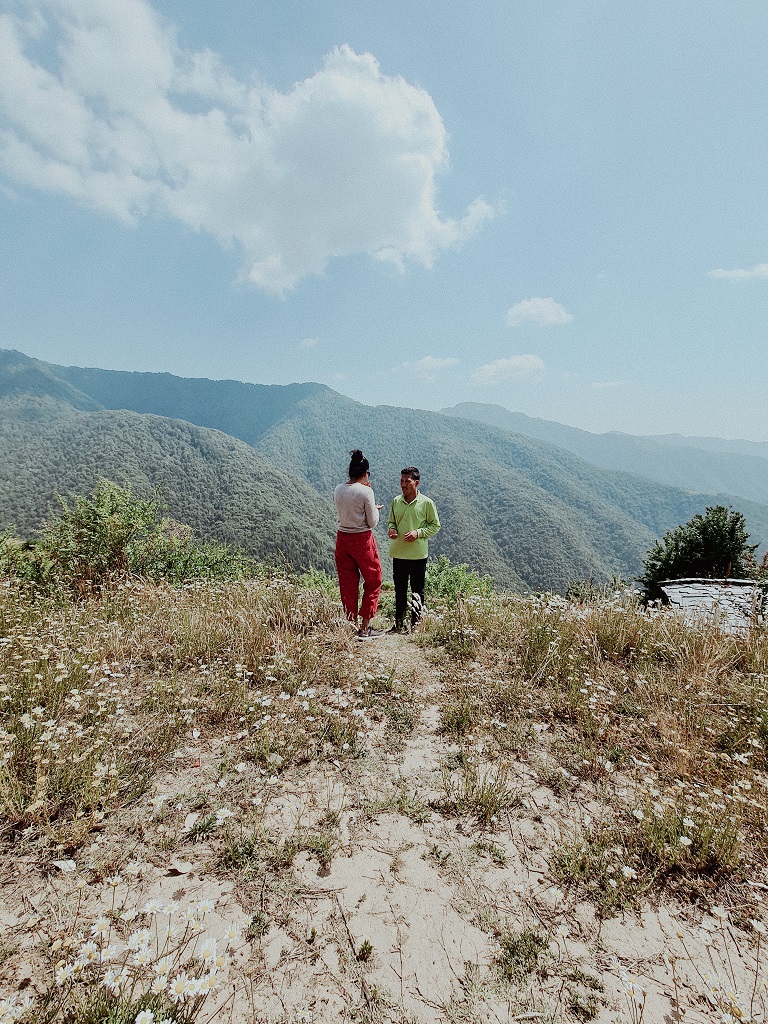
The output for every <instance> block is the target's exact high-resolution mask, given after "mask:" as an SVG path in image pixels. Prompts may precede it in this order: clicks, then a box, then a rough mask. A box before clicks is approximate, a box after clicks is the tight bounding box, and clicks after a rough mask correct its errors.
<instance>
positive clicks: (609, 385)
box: [592, 380, 624, 391]
mask: <svg viewBox="0 0 768 1024" xmlns="http://www.w3.org/2000/svg"><path fill="white" fill-rule="evenodd" d="M592 387H593V388H594V390H595V391H615V390H616V388H623V387H624V381H623V380H593V381H592Z"/></svg>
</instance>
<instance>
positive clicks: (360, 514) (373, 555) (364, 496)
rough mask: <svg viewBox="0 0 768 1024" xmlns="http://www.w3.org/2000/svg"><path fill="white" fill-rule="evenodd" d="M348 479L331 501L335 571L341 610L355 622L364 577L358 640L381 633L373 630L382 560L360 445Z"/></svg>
mask: <svg viewBox="0 0 768 1024" xmlns="http://www.w3.org/2000/svg"><path fill="white" fill-rule="evenodd" d="M349 454H350V462H349V479H348V480H347V481H346V483H343V484H339V485H338V487H337V488H336V489H335V491H334V492H333V503H334V505H335V506H336V516H337V518H338V521H339V525H338V532H337V534H336V571H337V573H338V575H339V593H340V594H341V603H342V605H343V606H344V612H345V614H346V616H347V618H348V619H349V621H350V622H354V623H355V625H357V617H358V597H359V586H360V577H361V576H362V578H363V601H362V604H361V605H360V613H359V614H360V619H361V622H360V629H359V630H358V633H357V636H358V639H360V640H370V639H372V638H373V637H376V636H381V631H380V630H376V629H373V627H372V626H371V619H372V618H373V617H374V615H375V614H376V608H377V606H378V603H379V594H380V592H381V562H380V561H379V550H378V548H377V547H376V538H375V537H374V536H373V528H374V527H375V526H376V524H377V523H378V521H379V509H380V508H381V505H377V504H376V499H375V498H374V496H373V488H372V487H371V471H370V467H369V463H368V459H366V457H365V456H364V455H363V453H362V452H361V451H360V449H359V448H356V449H355V450H354V451H351V452H350V453H349Z"/></svg>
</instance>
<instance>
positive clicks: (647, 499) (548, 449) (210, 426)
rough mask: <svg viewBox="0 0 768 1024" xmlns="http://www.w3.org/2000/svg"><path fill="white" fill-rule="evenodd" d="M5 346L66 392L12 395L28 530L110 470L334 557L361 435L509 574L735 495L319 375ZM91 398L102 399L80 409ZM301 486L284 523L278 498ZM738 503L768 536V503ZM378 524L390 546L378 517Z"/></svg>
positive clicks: (12, 482) (244, 531) (392, 476)
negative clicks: (67, 360) (203, 374)
mask: <svg viewBox="0 0 768 1024" xmlns="http://www.w3.org/2000/svg"><path fill="white" fill-rule="evenodd" d="M5 355H6V357H7V358H6V360H5V364H4V365H5V371H4V374H5V377H6V378H8V379H10V378H11V377H14V378H18V379H22V378H23V377H24V375H25V374H26V375H27V378H28V379H29V381H30V382H31V385H32V388H33V389H34V390H33V391H32V393H33V394H34V395H37V396H40V395H41V394H44V393H45V388H46V387H48V388H49V391H50V394H51V395H52V396H55V398H54V397H50V398H43V397H37V398H35V399H34V400H32V399H21V398H19V397H16V398H13V397H9V398H7V399H5V403H4V405H3V408H2V410H0V421H2V433H0V444H2V450H3V451H4V453H5V454H4V455H2V456H0V499H1V500H2V509H3V517H2V519H3V521H6V522H7V521H13V522H15V523H16V525H17V526H18V527H19V529H24V528H28V527H30V526H32V525H35V524H37V523H38V522H39V519H40V516H41V514H42V509H44V508H45V507H46V506H47V505H48V504H49V503H50V502H51V500H52V498H53V495H54V494H55V492H56V491H63V492H66V493H72V492H82V491H84V490H87V489H88V488H89V487H91V486H92V484H93V483H94V482H95V481H96V480H97V479H98V477H100V476H107V477H110V478H111V479H115V480H116V481H117V482H118V483H123V482H128V483H131V484H132V485H133V486H134V488H135V489H136V488H145V489H146V488H151V487H152V486H154V485H158V486H159V487H160V488H161V491H162V493H163V495H164V497H165V499H166V501H167V502H168V504H169V507H170V509H171V511H172V514H173V515H174V516H175V517H177V518H179V519H181V520H183V521H186V522H189V524H190V525H191V526H192V527H194V529H195V530H196V531H197V532H199V533H200V534H201V535H202V536H204V537H211V538H213V539H218V540H224V541H227V542H229V543H235V544H238V545H240V546H243V547H245V548H246V549H247V550H250V551H252V552H254V553H255V554H257V555H260V556H262V555H268V556H269V555H271V556H274V554H275V552H276V550H280V551H283V552H284V553H285V555H286V556H287V557H288V558H289V559H290V560H291V561H293V562H295V563H296V564H302V565H303V564H308V563H309V562H312V563H313V564H315V565H321V564H322V565H326V566H328V565H330V564H331V551H332V544H333V535H334V529H335V524H334V519H333V513H332V501H331V495H332V491H333V487H334V485H335V484H336V483H338V482H339V481H340V480H341V479H343V478H344V476H345V471H346V465H347V461H348V455H347V453H348V451H349V450H350V448H353V447H361V448H363V450H364V451H365V452H366V454H367V455H368V457H369V458H370V460H371V463H372V470H373V485H374V489H375V491H376V495H377V498H378V500H379V501H380V502H382V503H383V504H384V505H385V511H386V506H387V505H388V503H389V501H390V499H391V498H392V496H393V495H394V494H395V493H396V492H397V489H398V479H399V471H400V469H401V468H402V467H403V466H404V465H408V464H416V465H418V466H420V468H421V470H422V485H423V489H424V491H425V492H426V493H427V494H429V495H431V496H432V497H433V498H434V499H435V500H436V501H437V504H438V508H439V510H440V514H441V518H442V521H443V523H444V529H443V530H442V531H441V533H440V534H439V535H438V537H437V538H436V539H435V541H433V543H432V545H431V550H432V552H433V553H434V554H435V555H439V554H445V555H447V556H448V557H449V558H450V559H451V560H452V561H456V562H467V563H468V564H469V565H470V566H471V567H472V568H474V569H476V570H478V571H481V572H483V573H489V574H490V575H492V576H493V577H494V579H495V581H496V583H497V584H498V585H500V586H503V587H511V588H525V587H533V588H536V589H546V588H550V589H555V590H562V589H564V588H565V587H566V586H567V585H568V583H569V582H570V581H571V580H573V579H576V578H586V577H593V578H595V579H606V578H608V577H610V576H611V575H613V574H621V575H625V576H633V575H635V574H636V573H637V572H638V571H639V569H640V567H641V564H642V560H643V557H644V555H645V553H646V551H647V550H648V548H649V547H650V546H651V544H652V542H653V540H654V539H655V538H656V537H658V536H660V535H661V534H663V533H664V532H665V531H666V530H668V529H670V528H671V527H673V526H676V525H678V524H679V523H681V522H685V521H687V520H688V519H689V518H690V517H691V516H692V515H694V514H695V513H697V512H701V511H703V509H704V508H705V506H706V505H707V504H712V503H722V502H725V503H729V502H730V501H733V499H729V498H728V496H727V495H722V494H709V495H701V494H691V493H690V492H689V491H685V490H682V489H680V488H671V487H665V486H663V485H661V484H658V483H653V482H651V481H650V480H647V479H643V478H641V477H639V476H635V475H632V474H628V473H616V472H610V471H608V470H605V469H601V468H599V467H596V466H594V465H591V464H589V463H588V462H586V461H584V460H582V459H580V458H578V457H576V456H575V455H573V454H572V453H570V452H568V451H565V450H564V449H563V448H558V447H555V446H553V445H552V444H548V443H545V442H543V441H540V440H536V439H533V438H528V437H523V436H520V435H519V434H514V435H513V434H510V433H509V432H508V431H507V430H502V429H494V428H492V427H490V426H487V425H483V424H480V423H477V422H473V421H470V420H466V419H462V418H458V417H451V416H444V415H442V414H440V413H431V412H425V411H422V410H416V409H400V408H394V407H388V406H381V407H371V406H365V405H362V404H360V403H358V402H354V401H352V400H351V399H349V398H345V397H344V396H342V395H339V394H338V393H336V392H334V391H332V390H331V389H330V388H327V387H324V386H322V385H318V384H294V385H288V386H285V387H279V386H266V385H256V384H244V383H241V382H238V381H208V380H188V379H185V378H180V377H174V376H171V375H170V374H147V373H128V372H123V371H110V370H98V369H81V368H77V367H55V366H51V365H48V364H44V363H39V362H38V361H35V360H29V359H28V358H27V357H26V356H23V355H21V354H20V353H6V354H5ZM0 376H2V372H0ZM67 388H68V389H70V392H67V390H66V389H67ZM15 393H16V394H17V395H18V394H19V391H18V389H17V391H16V392H15ZM67 394H71V395H72V396H73V397H72V401H71V402H69V400H68V399H67V398H66V397H65V395H67ZM75 400H76V402H77V408H75ZM88 402H90V403H92V406H93V407H94V409H95V411H92V412H83V411H81V409H82V407H83V404H84V403H88ZM219 431H222V432H223V433H219ZM228 435H232V436H228ZM235 438H237V440H236V439H235ZM243 442H246V444H244V443H243ZM254 449H256V451H254ZM94 454H96V455H97V457H96V458H94ZM310 485H311V486H310ZM312 488H314V489H315V490H314V491H313V490H312ZM293 492H295V499H292V500H291V502H290V505H289V507H290V513H282V514H281V515H282V518H280V519H279V522H278V524H277V526H276V525H275V523H274V522H273V517H274V516H275V515H276V514H277V513H276V512H275V510H276V509H277V508H278V506H279V502H280V497H279V496H280V495H281V494H283V495H284V494H285V493H293ZM736 504H737V506H738V508H739V509H740V510H741V511H743V512H744V514H745V515H746V517H747V520H748V523H749V528H750V531H751V532H752V534H753V539H755V540H759V541H760V542H761V543H762V542H764V540H765V539H766V538H768V508H766V507H764V506H761V505H758V504H755V503H753V502H748V501H743V500H741V499H738V501H737V502H736ZM377 536H378V538H379V544H380V547H381V548H382V550H383V552H384V553H385V552H386V538H385V527H384V524H383V523H382V524H380V526H379V528H378V530H377Z"/></svg>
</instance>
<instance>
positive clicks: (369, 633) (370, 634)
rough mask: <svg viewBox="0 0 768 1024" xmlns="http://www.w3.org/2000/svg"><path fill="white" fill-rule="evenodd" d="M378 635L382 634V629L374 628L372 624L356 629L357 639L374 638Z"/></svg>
mask: <svg viewBox="0 0 768 1024" xmlns="http://www.w3.org/2000/svg"><path fill="white" fill-rule="evenodd" d="M378 636H384V630H383V629H374V628H373V626H369V627H368V629H359V630H358V631H357V639H358V640H375V639H376V637H378Z"/></svg>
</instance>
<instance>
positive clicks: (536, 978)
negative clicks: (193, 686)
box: [0, 636, 764, 1024]
mask: <svg viewBox="0 0 768 1024" xmlns="http://www.w3.org/2000/svg"><path fill="white" fill-rule="evenodd" d="M363 646H364V647H365V651H364V652H361V655H360V657H361V658H363V659H368V660H370V661H371V663H374V662H377V661H382V662H384V663H385V664H386V665H388V666H393V667H394V669H395V672H396V673H397V675H398V677H399V678H400V679H401V680H403V681H406V682H407V684H408V685H409V686H410V687H412V689H413V692H414V693H415V695H416V698H417V708H418V721H417V724H416V727H415V729H414V730H413V732H412V733H411V734H410V735H407V736H406V737H405V739H404V740H403V741H402V742H400V743H393V742H392V739H391V736H389V737H388V736H387V735H385V732H384V731H383V730H382V732H381V735H380V736H379V737H378V738H374V741H373V742H372V743H371V745H370V750H369V753H368V756H366V757H364V758H361V759H359V760H355V761H345V762H343V763H340V764H334V763H325V764H322V765H317V764H316V765H313V766H309V767H304V768H302V769H297V770H292V771H290V772H287V773H285V774H284V775H282V776H280V778H279V779H278V780H277V781H274V782H272V783H271V784H270V789H269V793H270V794H271V796H270V797H269V798H268V799H267V798H266V797H265V798H264V799H263V801H262V802H261V803H260V804H258V803H257V804H254V803H253V800H254V798H253V796H252V793H253V792H256V790H257V787H256V783H257V782H258V785H259V789H258V791H259V792H262V793H263V792H264V786H263V780H260V779H257V778H256V776H255V774H254V773H255V768H254V766H253V765H236V766H234V767H233V766H231V765H228V766H227V767H226V769H223V768H222V759H223V758H224V757H225V754H226V741H225V740H222V739H221V738H210V739H207V738H206V737H205V736H202V737H199V738H197V739H196V740H195V741H190V742H189V746H187V747H185V748H182V749H181V750H179V751H178V752H177V755H176V757H175V759H174V761H173V762H172V764H171V767H170V768H169V770H168V772H167V774H166V776H165V777H163V778H161V779H159V780H158V782H157V785H156V786H155V787H154V789H153V791H152V793H155V794H157V793H163V794H169V799H168V801H167V803H166V804H165V805H164V807H163V808H162V809H161V810H160V811H158V810H157V808H156V807H153V806H152V805H151V803H150V797H151V796H152V793H150V794H147V795H146V796H145V797H143V798H142V799H141V801H139V803H138V804H136V805H134V806H132V807H129V808H126V809H124V810H122V811H120V812H119V813H117V814H115V815H114V816H112V817H109V818H107V819H106V820H105V822H104V823H103V828H102V829H101V830H100V831H98V832H96V833H94V835H93V837H92V839H91V841H90V842H89V843H86V844H85V845H84V846H83V847H81V848H80V849H79V850H78V851H76V852H74V853H73V854H72V855H71V856H68V855H67V852H66V851H64V852H59V853H57V854H56V855H55V856H54V858H52V859H51V860H47V859H41V856H40V854H38V853H36V852H35V851H34V850H33V849H29V850H26V849H25V848H24V847H23V844H20V847H21V854H19V853H18V852H15V853H14V855H13V856H10V855H9V856H6V857H5V859H4V860H3V861H2V863H0V886H1V888H0V928H1V929H2V939H1V940H0V992H2V993H3V994H9V993H11V992H14V991H16V992H18V991H21V992H24V991H26V992H30V993H37V992H39V991H40V990H41V989H42V988H43V987H44V986H45V977H46V972H45V969H44V966H43V965H44V962H45V956H46V945H47V944H49V943H50V942H51V941H53V939H54V937H55V935H57V934H64V933H65V932H66V931H67V929H68V928H70V927H71V921H72V919H73V915H74V914H75V912H76V910H77V908H78V907H79V908H80V909H79V913H80V915H81V917H83V918H88V919H92V918H93V917H95V916H96V915H97V914H98V913H99V912H103V911H104V910H106V909H109V907H110V906H114V905H117V906H121V907H122V906H127V907H130V906H135V907H137V908H140V907H142V906H143V905H144V904H146V901H147V900H150V899H153V898H157V899H159V900H160V901H161V902H162V903H164V904H165V903H168V902H169V901H171V900H174V901H175V902H177V903H178V904H179V905H180V906H181V907H184V906H185V905H188V904H191V903H195V902H199V901H200V900H210V902H211V910H210V913H209V914H208V916H207V918H206V928H207V930H208V932H209V933H211V934H214V935H218V936H219V937H221V936H223V935H224V931H225V928H226V927H227V925H228V924H234V925H235V926H237V928H238V930H239V932H240V933H241V934H242V935H243V937H242V938H240V939H239V940H238V942H237V943H236V949H237V951H236V953H235V956H234V958H233V962H232V964H231V965H230V967H229V972H228V982H227V985H226V986H225V987H224V988H223V989H222V990H221V992H219V993H218V994H217V995H216V996H215V997H212V998H211V999H209V1002H208V1003H207V1004H206V1009H205V1010H204V1011H203V1012H202V1013H201V1015H200V1017H199V1019H200V1020H203V1021H206V1020H208V1019H210V1018H211V1017H212V1016H213V1017H214V1019H215V1020H216V1021H225V1020H230V1021H233V1022H249V1024H267V1022H269V1024H278V1022H282V1024H293V1022H297V1024H298V1022H308V1021H313V1022H325V1021H328V1022H331V1021H353V1020H354V1021H392V1022H405V1021H409V1022H410V1021H413V1022H419V1024H432V1022H459V1021H466V1022H470V1021H477V1022H485V1021H504V1022H509V1021H524V1020H530V1021H556V1020H557V1021H559V1020H564V1021H567V1020H587V1019H594V1020H596V1021H599V1022H609V1021H639V1020H641V1019H642V1020H646V1021H648V1022H669V1024H671V1022H677V1021H679V1020H683V1019H684V1020H686V1021H710V1020H711V1021H720V1020H727V1018H726V1017H724V1016H723V1015H722V1013H721V1011H719V1010H717V1009H716V1008H715V1007H714V1006H713V1005H712V1002H711V1000H710V1001H707V999H706V998H705V980H704V979H703V977H702V975H703V974H704V973H705V972H706V971H709V972H711V973H713V974H714V968H715V967H716V968H718V973H719V974H720V977H721V978H722V979H723V981H724V983H725V982H727V977H728V975H729V974H730V976H731V980H732V982H734V983H735V984H736V985H738V988H739V991H740V994H741V996H743V997H744V999H745V1001H746V1003H747V1004H748V1003H749V997H750V990H751V988H752V986H753V985H756V982H755V975H754V972H753V965H754V955H755V949H754V944H753V945H752V946H751V947H750V945H749V942H748V941H747V938H746V933H743V932H739V931H738V929H735V928H731V927H728V928H725V927H723V926H722V925H721V924H720V922H718V921H717V920H716V919H713V918H711V916H708V915H707V914H706V913H705V912H703V911H702V910H698V909H696V908H693V907H691V906H676V905H674V904H672V903H662V904H661V905H657V906H650V905H649V906H646V907H645V908H643V909H642V911H641V912H640V913H631V914H630V913H626V914H623V915H619V916H617V917H613V918H610V919H608V920H600V918H599V917H598V915H597V914H596V913H595V908H593V907H592V906H591V905H589V904H587V903H584V902H580V901H579V900H578V899H577V898H576V897H574V896H573V895H569V894H568V893H567V892H564V891H562V890H561V889H560V888H558V886H557V885H556V884H555V882H554V880H553V879H552V877H551V874H550V868H549V857H550V852H551V849H552V847H553V844H554V843H556V842H557V840H558V838H559V837H560V836H561V834H562V832H563V830H564V829H566V828H568V827H569V825H570V824H571V823H573V822H574V821H578V820H579V819H580V816H582V815H584V814H585V813H588V812H589V808H590V807H592V808H594V806H595V801H596V800H597V796H596V794H595V793H594V792H590V791H589V790H588V789H584V788H582V789H581V790H580V791H576V792H571V793H569V794H567V795H566V796H563V797H557V796H555V794H554V793H553V792H551V791H550V790H548V789H546V788H544V787H542V786H541V785H540V784H539V782H538V780H537V777H536V772H535V771H534V770H533V769H532V767H531V764H530V763H529V762H521V763H519V764H516V765H514V767H513V777H512V778H511V780H510V781H511V784H513V785H514V787H515V788H516V789H517V790H518V791H519V795H520V799H519V801H518V802H517V804H516V806H515V807H514V808H512V809H511V810H509V811H508V812H506V813H505V814H504V815H503V816H500V819H499V820H498V821H496V822H495V823H494V826H493V828H492V829H491V830H487V829H486V830H482V829H479V828H478V827H477V826H476V824H475V823H474V822H472V821H469V820H466V819H463V818H459V819H457V818H456V817H455V816H451V815H449V814H447V813H442V812H441V811H439V810H436V809H434V807H435V803H436V802H439V799H440V793H441V777H442V776H441V772H442V768H441V765H442V763H443V762H444V759H445V758H446V756H447V755H448V754H450V752H451V746H450V744H449V743H448V742H447V741H446V740H445V739H444V738H443V737H442V736H441V735H440V732H439V728H438V727H439V721H440V716H439V711H438V700H439V687H440V683H439V673H438V671H437V669H436V668H435V666H434V665H433V664H432V663H431V662H430V660H429V657H428V655H427V654H426V652H425V651H424V650H423V649H422V648H421V647H419V646H418V644H417V643H415V642H414V641H413V640H412V639H410V638H408V637H399V636H387V637H384V638H381V639H379V640H377V641H372V642H370V643H368V644H365V645H363ZM542 742H543V740H542ZM200 794H203V795H206V794H207V795H208V796H209V797H213V796H215V797H217V798H219V797H220V798H221V801H222V802H226V803H228V805H229V806H231V807H237V808H240V809H241V810H242V811H243V813H248V814H258V815H260V818H259V822H260V825H261V827H262V828H263V829H264V830H266V831H268V832H269V833H270V834H272V835H275V836H281V835H283V836H284V835H289V834H291V833H292V832H295V831H296V830H297V829H300V828H314V827H316V826H317V823H318V822H322V821H325V822H328V821H330V822H331V823H332V828H331V829H330V832H331V833H332V835H333V836H334V837H335V843H336V847H335V849H334V851H333V855H332V857H331V859H330V863H326V864H323V863H321V862H320V859H319V858H318V856H317V855H316V854H314V853H311V852H307V851H302V852H300V853H298V854H297V855H296V856H295V858H294V859H293V862H292V863H291V864H284V865H274V864H273V865H270V866H269V867H268V868H267V869H264V870H259V871H257V872H251V873H249V872H248V871H244V870H239V869H237V868H232V869H227V868H226V867H223V866H222V864H221V858H220V845H217V844H220V830H217V831H215V832H212V833H211V832H209V833H207V834H195V833H194V827H195V824H196V823H197V822H198V821H199V820H200V812H199V811H197V812H196V811H194V810H190V807H193V806H194V801H192V800H191V795H198V796H199V795H200ZM259 799H260V798H259ZM233 821H234V819H233ZM127 857H129V858H130V859H132V860H133V861H135V862H136V863H137V864H139V865H140V869H139V874H138V877H136V878H135V879H128V878H127V877H123V879H122V880H121V882H120V883H119V885H118V886H117V887H116V889H110V888H109V886H108V885H107V884H106V883H105V881H104V879H105V878H106V877H107V876H108V874H109V873H110V871H111V870H114V869H115V868H114V866H115V865H117V866H118V868H119V866H120V865H121V864H123V863H124V862H125V860H126V858H127ZM82 879H86V880H87V885H83V882H82ZM718 929H719V930H718ZM526 930H528V931H532V932H535V933H536V934H538V935H544V936H545V937H546V942H547V949H546V951H545V952H543V953H542V954H541V955H540V956H539V959H538V968H537V969H536V970H534V971H533V972H531V973H528V974H526V973H525V972H523V973H522V974H521V975H520V976H519V977H516V978H511V979H510V978H509V977H508V978H507V979H506V980H504V979H503V977H502V976H501V973H500V970H499V967H498V960H499V955H500V949H499V941H498V935H499V934H501V933H502V932H505V933H506V934H521V933H524V932H525V931H526ZM710 934H715V936H716V937H717V939H718V942H719V947H718V948H720V950H721V952H720V953H718V954H717V955H715V954H714V953H713V952H710V953H708V951H707V949H708V946H709V945H710V942H711V940H710V938H709V935H710ZM724 957H725V960H728V958H729V963H728V966H727V967H723V969H722V970H720V967H721V965H722V964H723V963H724V959H723V958H724ZM47 976H48V977H50V975H49V974H48V975H47ZM633 983H634V984H636V985H637V986H638V992H639V990H642V993H644V994H638V995H637V997H635V996H633V994H632V991H633V990H632V985H633ZM762 986H763V982H762V980H761V981H760V985H759V986H757V985H756V994H755V996H754V997H753V1004H752V1008H753V1019H755V1020H763V1019H764V1018H763V1016H761V1014H762V1012H763V1011H762V1009H761V1007H760V1003H759V999H758V996H759V991H760V990H761V988H762ZM683 1010H685V1011H686V1012H685V1014H684V1015H683V1012H682V1011H683ZM215 1011H218V1013H216V1015H215V1016H214V1012H215ZM731 1019H736V1018H735V1017H732V1018H731ZM744 1019H749V1018H744Z"/></svg>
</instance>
